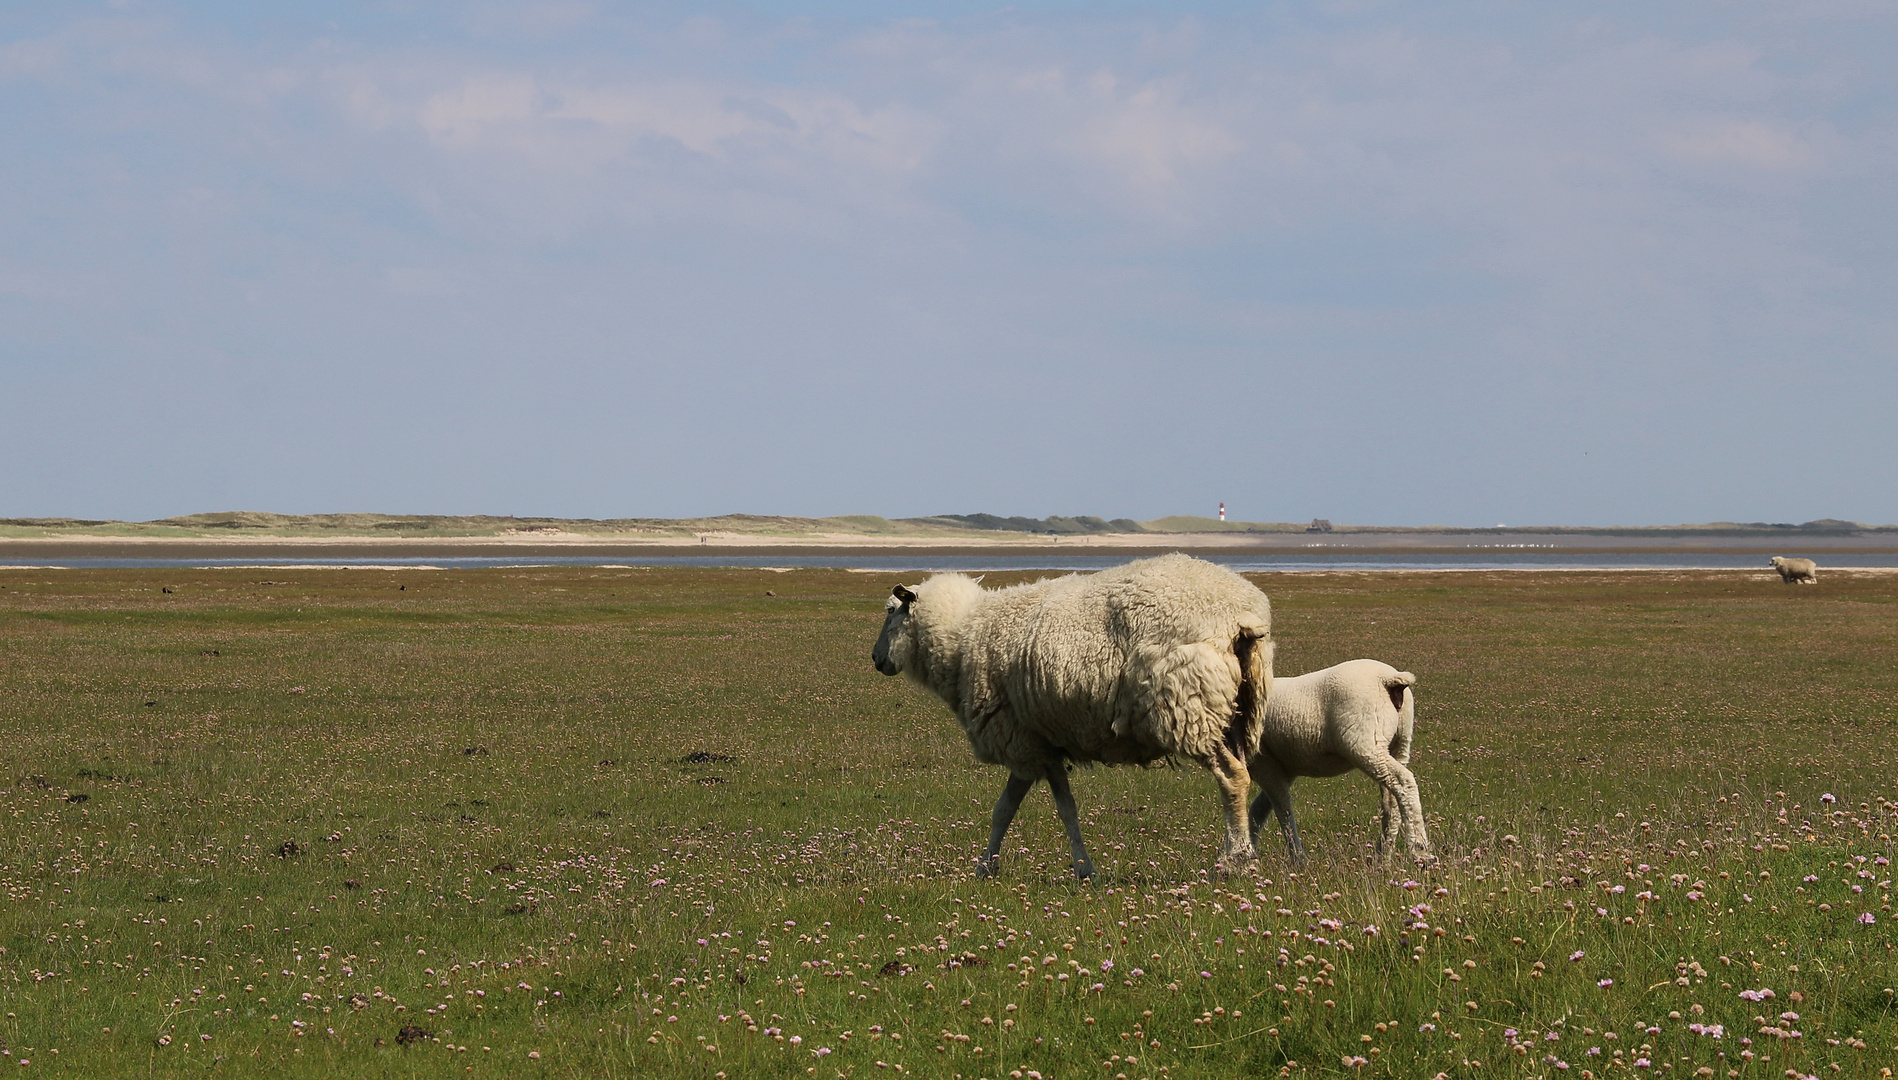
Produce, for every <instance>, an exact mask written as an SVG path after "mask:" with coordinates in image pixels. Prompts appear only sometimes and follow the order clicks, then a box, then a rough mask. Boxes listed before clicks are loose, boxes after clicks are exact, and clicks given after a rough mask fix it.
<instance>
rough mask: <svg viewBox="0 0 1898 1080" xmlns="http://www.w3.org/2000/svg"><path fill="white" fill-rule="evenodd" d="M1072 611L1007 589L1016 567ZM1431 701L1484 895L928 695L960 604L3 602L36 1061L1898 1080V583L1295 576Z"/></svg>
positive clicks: (153, 577)
mask: <svg viewBox="0 0 1898 1080" xmlns="http://www.w3.org/2000/svg"><path fill="white" fill-rule="evenodd" d="M1024 576H1027V575H994V576H992V577H991V579H990V583H991V584H994V583H997V582H1000V581H1004V580H1017V579H1020V578H1022V577H1024ZM1253 580H1255V581H1257V582H1258V583H1259V584H1260V585H1261V587H1262V588H1264V589H1265V590H1266V592H1267V594H1268V595H1269V596H1270V597H1271V598H1272V601H1273V604H1274V608H1275V616H1276V625H1275V636H1276V638H1277V640H1278V660H1277V667H1278V670H1279V671H1280V673H1283V674H1293V673H1297V672H1302V671H1307V670H1311V669H1314V668H1318V667H1323V666H1326V665H1329V664H1332V663H1336V662H1339V661H1342V660H1346V659H1350V658H1353V657H1358V656H1370V657H1375V658H1378V659H1381V660H1385V661H1387V662H1389V663H1392V664H1395V665H1396V666H1398V667H1400V668H1404V669H1407V670H1410V671H1414V672H1416V673H1417V675H1418V676H1419V683H1418V690H1417V693H1418V702H1419V704H1418V727H1417V749H1416V752H1415V754H1414V756H1413V760H1412V764H1413V767H1414V768H1415V769H1416V771H1417V774H1418V777H1419V780H1420V783H1421V785H1422V789H1423V800H1424V807H1425V810H1426V812H1427V814H1428V819H1429V827H1430V830H1431V837H1432V840H1433V842H1434V844H1435V847H1436V851H1437V854H1438V855H1439V856H1440V858H1439V860H1438V861H1436V862H1435V863H1434V864H1431V865H1419V864H1416V863H1412V862H1404V861H1396V862H1382V861H1379V860H1377V859H1375V858H1373V857H1372V851H1371V843H1372V840H1373V836H1374V829H1375V815H1376V808H1377V801H1376V798H1375V793H1374V790H1373V788H1372V786H1371V784H1370V782H1369V781H1368V780H1366V779H1364V778H1363V777H1361V776H1356V775H1353V776H1347V777H1340V778H1337V779H1334V780H1320V781H1313V780H1306V781H1301V782H1300V783H1299V784H1298V786H1297V787H1296V788H1295V789H1294V791H1295V794H1296V796H1297V797H1298V807H1299V814H1300V825H1301V829H1302V831H1303V833H1304V837H1305V841H1306V844H1307V847H1308V850H1309V854H1310V859H1309V861H1308V862H1307V863H1305V864H1304V865H1302V866H1299V867H1296V868H1294V867H1291V866H1288V865H1287V863H1286V861H1285V858H1284V855H1283V849H1282V847H1281V846H1280V845H1279V844H1278V842H1277V837H1276V835H1268V836H1265V837H1262V843H1261V850H1262V856H1263V857H1262V859H1261V861H1260V863H1259V865H1258V867H1257V869H1256V871H1255V872H1253V873H1252V874H1249V875H1235V876H1231V877H1222V876H1220V875H1219V874H1218V873H1217V872H1216V871H1215V870H1214V867H1213V857H1214V853H1215V837H1216V832H1217V804H1216V798H1215V795H1214V786H1213V783H1212V781H1211V780H1210V779H1209V778H1208V777H1206V776H1205V775H1203V774H1202V773H1200V772H1199V771H1198V770H1197V769H1192V768H1184V769H1165V768H1160V769H1149V770H1134V769H1106V768H1097V769H1091V770H1081V771H1080V772H1079V773H1078V774H1077V777H1076V780H1075V784H1074V788H1075V793H1076V797H1077V799H1078V800H1079V802H1080V805H1081V809H1082V814H1083V822H1084V827H1085V829H1086V832H1087V836H1088V840H1089V842H1090V844H1091V846H1092V848H1093V853H1094V857H1095V862H1096V864H1097V866H1098V868H1099V871H1100V872H1099V875H1098V877H1097V878H1096V880H1095V881H1093V882H1092V883H1089V884H1080V883H1077V882H1075V881H1074V880H1073V878H1072V875H1071V873H1070V872H1069V869H1068V867H1067V865H1066V860H1065V857H1064V856H1065V850H1066V847H1065V843H1064V841H1063V839H1062V834H1061V830H1060V826H1059V823H1058V822H1057V821H1056V819H1055V816H1054V814H1053V812H1052V806H1051V804H1050V801H1049V799H1048V798H1047V796H1046V795H1045V794H1043V793H1042V792H1044V791H1045V788H1044V789H1041V791H1038V792H1037V793H1036V794H1034V795H1032V796H1031V797H1030V800H1029V801H1028V802H1027V803H1026V804H1025V805H1024V807H1023V811H1022V814H1021V816H1020V817H1019V818H1018V820H1017V822H1016V825H1015V828H1014V831H1013V832H1012V833H1011V834H1010V837H1009V843H1008V846H1007V847H1006V848H1005V849H1004V855H1003V867H1002V871H1001V873H1000V875H999V876H998V877H996V878H993V879H989V880H977V879H976V878H975V877H974V876H973V872H972V868H973V861H974V857H975V855H976V854H977V853H978V852H979V851H980V850H981V847H982V845H983V842H984V841H985V839H986V830H987V813H988V808H989V806H990V805H991V804H992V802H993V800H994V798H995V795H996V793H997V791H998V790H999V788H1000V786H1001V784H1002V781H1003V779H1004V777H1003V776H1002V775H1001V774H1000V772H999V771H997V770H995V769H993V768H989V767H983V766H979V765H977V764H975V763H974V762H973V761H972V760H971V759H970V756H969V753H968V750H967V747H966V744H965V743H964V741H963V739H962V736H961V733H960V731H959V729H958V728H957V727H956V726H955V723H954V721H953V720H952V718H951V717H950V716H949V714H948V713H947V711H946V710H944V709H943V708H942V707H941V706H940V705H939V704H937V703H936V702H934V701H933V700H930V699H927V698H925V697H924V696H923V694H922V693H921V692H919V691H918V690H916V689H915V688H913V687H911V686H909V685H907V684H906V683H904V682H903V681H902V680H896V679H885V678H883V677H881V676H879V675H877V674H876V673H875V672H874V671H873V670H872V668H871V665H870V662H869V649H870V646H871V643H872V641H873V640H874V638H875V636H876V633H877V630H878V628H879V626H880V624H881V619H882V598H883V597H884V596H885V595H887V594H888V591H889V588H890V586H891V585H892V584H895V583H896V582H898V581H910V582H912V583H913V581H914V576H913V575H911V576H901V575H889V574H881V573H876V574H866V573H851V572H844V571H834V570H798V571H792V572H785V573H773V572H766V571H753V570H704V569H665V570H641V569H615V568H601V567H581V568H549V569H520V568H513V569H491V570H474V571H433V572H431V571H424V570H355V571H351V570H325V569H295V570H282V569H278V570H259V569H240V570H197V571H190V570H163V571H150V570H5V571H0V586H4V588H0V739H4V746H5V756H4V759H3V760H4V762H5V767H4V769H0V814H3V815H4V816H0V823H3V824H0V827H3V828H4V833H0V885H3V886H4V889H5V895H4V899H3V900H0V946H3V947H4V948H3V950H0V1002H3V1003H4V1008H3V1009H0V1011H4V1013H5V1016H4V1019H0V1044H3V1047H4V1054H5V1058H6V1060H7V1061H8V1062H9V1065H8V1068H9V1069H10V1070H12V1071H15V1072H17V1073H19V1074H22V1075H28V1074H34V1073H48V1074H61V1075H72V1076H87V1077H107V1076H132V1075H137V1076H150V1075H159V1076H168V1075H186V1074H192V1075H195V1074H201V1073H211V1074H225V1075H233V1076H316V1075H350V1076H412V1075H413V1076H422V1075H426V1076H446V1075H474V1076H509V1077H513V1076H534V1075H540V1074H543V1073H544V1074H547V1075H558V1076H609V1077H610V1076H624V1077H634V1076H639V1077H704V1078H714V1080H715V1078H719V1077H730V1078H738V1077H785V1078H798V1077H810V1076H815V1077H820V1078H824V1080H830V1078H833V1077H863V1076H878V1075H890V1076H918V1077H944V1078H962V1080H976V1078H983V1077H985V1078H989V1080H1000V1078H1003V1077H1009V1078H1020V1077H1027V1078H1029V1080H1050V1078H1060V1080H1068V1078H1075V1077H1102V1078H1105V1080H1121V1078H1123V1077H1124V1078H1126V1080H1137V1078H1148V1080H1158V1078H1161V1077H1170V1078H1176V1080H1177V1078H1185V1077H1231V1076H1350V1077H1372V1076H1379V1077H1433V1076H1437V1075H1439V1074H1442V1075H1445V1076H1448V1077H1557V1076H1564V1077H1580V1078H1584V1080H1594V1078H1598V1077H1609V1076H1643V1075H1645V1076H1663V1075H1665V1076H1674V1077H1693V1076H1703V1077H1704V1076H1714V1077H1726V1078H1729V1080H1731V1078H1734V1077H1783V1076H1788V1075H1791V1076H1798V1077H1806V1076H1821V1077H1826V1076H1848V1077H1882V1076H1889V1075H1890V1069H1891V1068H1892V1067H1893V1066H1894V1065H1898V1003H1895V1002H1894V987H1898V957H1895V956H1894V941H1895V940H1898V938H1895V937H1894V924H1893V913H1892V911H1891V906H1890V895H1891V892H1890V887H1891V879H1892V876H1893V874H1892V869H1891V866H1890V862H1889V860H1890V858H1891V856H1892V854H1893V852H1892V841H1891V835H1892V833H1893V832H1894V831H1898V803H1894V801H1893V800H1895V799H1898V777H1895V776H1894V768H1893V763H1894V762H1898V729H1895V725H1894V719H1895V718H1898V575H1888V574H1874V573H1833V574H1829V575H1826V576H1825V577H1824V578H1823V580H1822V583H1821V584H1820V585H1819V586H1818V587H1815V588H1788V587H1784V586H1782V585H1780V584H1779V582H1778V580H1777V578H1776V577H1774V576H1773V575H1772V574H1771V572H1770V571H1767V570H1765V569H1764V568H1762V570H1761V571H1760V572H1758V573H1744V572H1700V571H1654V572H1616V573H1609V572H1573V573H1552V572H1551V573H1543V572H1514V573H1502V572H1499V573H1470V572H1465V573H1445V572H1417V573H1408V572H1405V573H1329V574H1271V575H1262V576H1258V577H1255V578H1254V579H1253Z"/></svg>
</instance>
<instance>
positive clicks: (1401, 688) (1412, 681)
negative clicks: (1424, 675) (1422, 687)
mask: <svg viewBox="0 0 1898 1080" xmlns="http://www.w3.org/2000/svg"><path fill="white" fill-rule="evenodd" d="M1415 685H1417V676H1415V675H1412V674H1411V673H1410V672H1408V671H1393V672H1391V673H1390V674H1389V675H1386V676H1384V692H1385V693H1387V694H1389V695H1390V696H1391V708H1393V709H1396V710H1397V711H1398V712H1399V713H1401V712H1403V711H1404V704H1405V702H1406V701H1407V700H1412V698H1411V695H1409V694H1406V693H1405V691H1406V690H1409V689H1410V688H1411V687H1413V686H1415Z"/></svg>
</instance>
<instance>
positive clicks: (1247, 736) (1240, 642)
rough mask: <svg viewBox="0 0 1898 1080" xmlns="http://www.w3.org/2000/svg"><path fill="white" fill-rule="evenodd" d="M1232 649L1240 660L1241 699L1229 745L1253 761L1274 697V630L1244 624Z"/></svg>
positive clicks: (1230, 728) (1229, 730)
mask: <svg viewBox="0 0 1898 1080" xmlns="http://www.w3.org/2000/svg"><path fill="white" fill-rule="evenodd" d="M1232 652H1233V655H1234V656H1235V657H1237V658H1238V660H1239V674H1240V679H1239V700H1238V701H1237V702H1235V703H1234V705H1233V710H1232V722H1231V724H1229V725H1228V726H1227V728H1226V747H1227V749H1229V750H1231V751H1232V752H1233V753H1234V754H1237V755H1238V756H1239V759H1240V760H1241V761H1250V760H1251V759H1252V757H1253V755H1255V754H1257V753H1258V752H1259V739H1260V737H1261V736H1263V735H1264V734H1265V703H1266V701H1267V699H1269V698H1270V697H1271V696H1272V633H1271V631H1270V630H1269V629H1268V628H1267V626H1266V624H1265V623H1264V622H1254V621H1248V622H1244V623H1241V624H1240V627H1239V633H1238V634H1237V635H1236V636H1235V637H1234V638H1233V639H1232Z"/></svg>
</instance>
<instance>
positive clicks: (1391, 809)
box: [1377, 784, 1404, 855]
mask: <svg viewBox="0 0 1898 1080" xmlns="http://www.w3.org/2000/svg"><path fill="white" fill-rule="evenodd" d="M1377 791H1378V812H1377V820H1378V825H1379V826H1380V828H1379V832H1378V836H1377V853H1378V854H1379V855H1384V854H1388V853H1389V852H1390V851H1391V849H1392V848H1395V847H1396V846H1397V834H1398V833H1399V832H1401V831H1403V824H1404V812H1403V809H1402V808H1401V807H1399V806H1398V805H1397V796H1396V795H1393V794H1392V793H1391V789H1390V788H1387V787H1385V786H1383V785H1382V784H1380V785H1378V789H1377Z"/></svg>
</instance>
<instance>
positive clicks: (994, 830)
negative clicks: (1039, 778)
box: [975, 773, 1035, 877]
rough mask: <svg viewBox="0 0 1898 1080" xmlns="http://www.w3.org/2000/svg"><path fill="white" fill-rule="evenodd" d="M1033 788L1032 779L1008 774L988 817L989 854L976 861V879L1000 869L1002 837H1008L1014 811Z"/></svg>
mask: <svg viewBox="0 0 1898 1080" xmlns="http://www.w3.org/2000/svg"><path fill="white" fill-rule="evenodd" d="M1034 786H1035V781H1034V778H1032V777H1027V776H1020V775H1017V774H1015V773H1010V774H1009V776H1008V783H1007V784H1006V785H1004V786H1003V788H1002V797H1001V798H999V799H997V800H995V810H994V812H993V813H991V814H990V815H989V853H988V854H987V855H986V856H984V857H982V858H981V859H978V860H976V864H975V876H976V877H988V876H989V875H991V874H993V873H995V871H997V870H999V869H1001V865H1002V837H1004V836H1007V835H1008V826H1009V823H1010V822H1012V821H1014V820H1015V811H1017V810H1019V809H1021V801H1022V799H1024V798H1026V797H1027V795H1028V789H1029V788H1031V787H1034Z"/></svg>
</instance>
